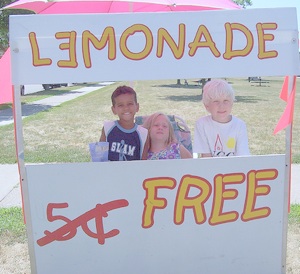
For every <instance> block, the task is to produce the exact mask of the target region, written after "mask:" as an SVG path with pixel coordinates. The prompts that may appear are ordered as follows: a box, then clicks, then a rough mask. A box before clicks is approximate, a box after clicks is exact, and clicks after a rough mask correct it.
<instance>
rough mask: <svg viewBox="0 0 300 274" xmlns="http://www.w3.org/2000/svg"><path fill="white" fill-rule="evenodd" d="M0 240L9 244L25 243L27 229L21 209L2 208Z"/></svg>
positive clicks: (0, 214) (0, 211)
mask: <svg viewBox="0 0 300 274" xmlns="http://www.w3.org/2000/svg"><path fill="white" fill-rule="evenodd" d="M0 238H1V240H2V241H3V240H4V242H5V243H8V244H9V243H11V242H25V240H26V228H25V224H24V219H23V213H22V209H21V208H20V207H11V208H0ZM2 241H1V242H2Z"/></svg>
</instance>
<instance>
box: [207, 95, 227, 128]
mask: <svg viewBox="0 0 300 274" xmlns="http://www.w3.org/2000/svg"><path fill="white" fill-rule="evenodd" d="M232 105H233V101H232V99H231V98H230V97H221V98H218V99H212V100H210V102H209V103H208V104H207V105H205V107H206V109H207V111H208V112H210V113H211V116H212V118H213V120H214V121H216V122H219V123H227V122H229V121H230V120H231V110H232Z"/></svg>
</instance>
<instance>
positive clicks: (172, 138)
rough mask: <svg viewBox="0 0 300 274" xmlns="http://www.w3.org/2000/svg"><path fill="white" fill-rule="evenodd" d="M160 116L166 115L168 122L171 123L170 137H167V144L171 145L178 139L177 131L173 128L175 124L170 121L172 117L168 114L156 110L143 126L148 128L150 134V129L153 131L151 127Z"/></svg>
mask: <svg viewBox="0 0 300 274" xmlns="http://www.w3.org/2000/svg"><path fill="white" fill-rule="evenodd" d="M158 116H163V117H165V119H166V121H167V124H168V125H169V138H168V139H167V145H170V144H172V143H177V142H178V141H177V139H176V137H175V132H174V129H173V126H172V124H171V122H170V119H169V117H168V116H167V115H165V114H164V113H162V112H156V113H153V114H152V115H150V116H148V117H147V118H146V120H145V122H144V124H143V127H144V128H146V129H148V132H149V135H150V131H151V127H152V126H153V124H154V123H155V121H156V119H157V117H158ZM150 144H151V139H150Z"/></svg>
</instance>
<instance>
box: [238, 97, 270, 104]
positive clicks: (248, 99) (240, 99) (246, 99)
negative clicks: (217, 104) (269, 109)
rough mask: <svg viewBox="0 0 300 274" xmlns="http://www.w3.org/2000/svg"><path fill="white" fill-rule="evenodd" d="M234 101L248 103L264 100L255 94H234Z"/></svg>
mask: <svg viewBox="0 0 300 274" xmlns="http://www.w3.org/2000/svg"><path fill="white" fill-rule="evenodd" d="M235 101H236V102H237V103H249V104H255V103H258V102H259V101H266V100H264V99H261V98H259V99H258V97H257V96H235Z"/></svg>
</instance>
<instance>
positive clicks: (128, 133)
mask: <svg viewBox="0 0 300 274" xmlns="http://www.w3.org/2000/svg"><path fill="white" fill-rule="evenodd" d="M111 101H112V107H111V109H112V112H113V113H114V114H115V115H118V117H119V119H118V120H116V121H106V122H104V126H103V128H102V133H101V137H100V142H105V141H107V142H109V151H108V160H109V161H132V160H141V159H143V160H145V159H147V150H148V130H147V129H145V128H143V127H142V126H139V125H137V124H136V123H135V121H134V118H135V114H136V113H137V112H138V111H139V104H138V102H137V96H136V92H135V91H134V89H132V88H131V87H129V86H119V87H117V88H116V90H115V91H114V92H113V94H112V96H111Z"/></svg>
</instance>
